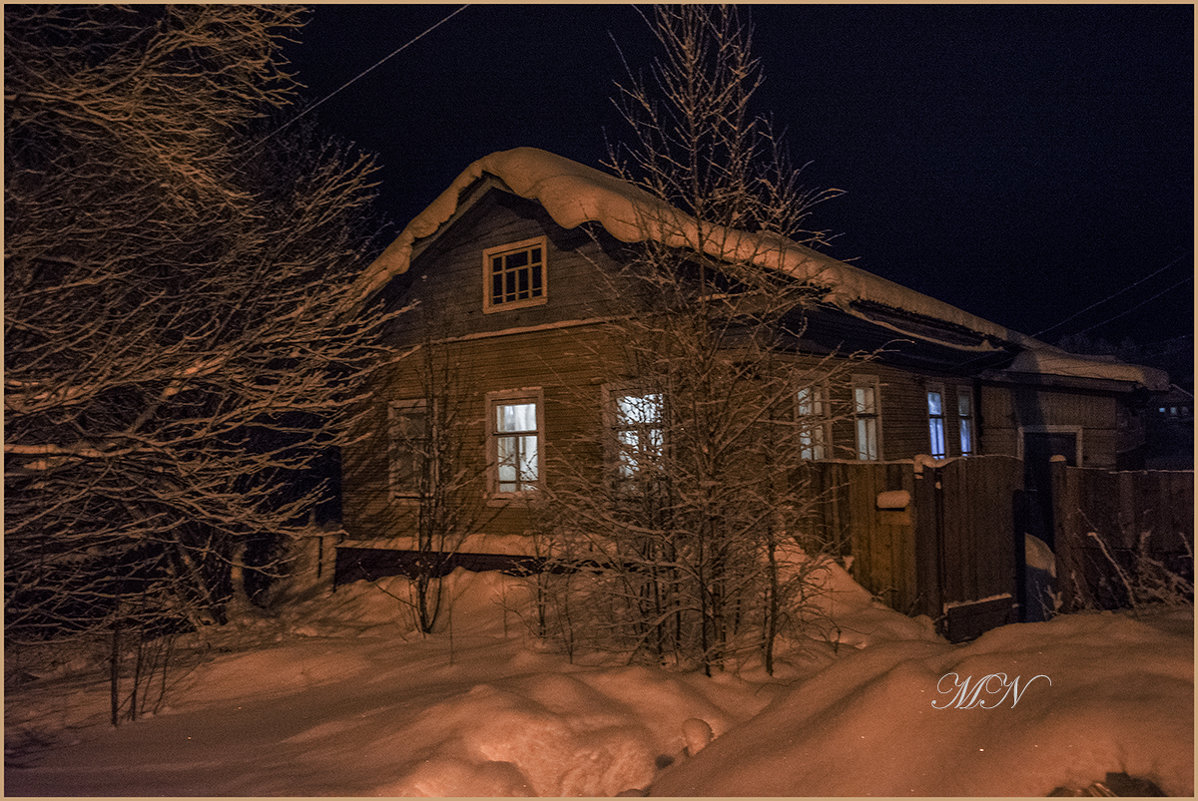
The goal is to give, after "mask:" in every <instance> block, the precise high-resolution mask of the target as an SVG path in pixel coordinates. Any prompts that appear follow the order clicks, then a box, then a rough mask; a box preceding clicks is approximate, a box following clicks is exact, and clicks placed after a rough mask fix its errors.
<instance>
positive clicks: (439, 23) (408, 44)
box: [246, 3, 470, 156]
mask: <svg viewBox="0 0 1198 801" xmlns="http://www.w3.org/2000/svg"><path fill="white" fill-rule="evenodd" d="M469 7H470V4H469V3H467V4H466V5H462V6H458V7H457V8H456V9H454V10H453V11H452V12H450V13H449V14H447V15H446V16H445V17H442V18H441V19H440V20H439V21H437V22H435V23H434V24H432V25H430V26H429V27H427V28H425V29H424V30H423V31H421V32H420V33H419V34H417V35H416V36H414V37H412V38H411V39H409V40H408V41H406V42H404V43H403V44H402V45H400V46H399V47H397V48H395V49H394V50H392V51H391V52H390V53H388V54H387V55H385V56H383V57H382V58H380V59H379V60H378V61H376V62H375V63H373V64H371V65H370V66H369V67H367V68H366V69H364V70H362V71H361V72H359V73H358V74H357V75H355V76H354V77H352V78H350V79H349V80H348V81H346V82H345V83H343V84H341V85H340V86H338V87H337V88H336V89H334V90H333V91H331V92H329V93H328V94H327V95H325V96H324V97H322V98H321V99H320V100H317V101H316V102H315V103H313V104H312V105H310V106H308V107H307V108H305V109H304V110H303V111H301V112H300V113H299V114H297V115H295V116H294V117H292V118H291V119H290V120H288V121H287V122H285V123H283V124H282V125H280V126H279V127H278V128H275V129H274V130H273V131H271V132H270V133H268V134H267V135H266V136H264V137H262V138H261V139H260V140H258V141H257V142H256V143H255V144H254V145H252V146H251V147H250V149H249V150H248V151H246V155H247V156H250V155H253V154H254V153H255V152H257V150H258V148H260V147H262V145H264V144H266V142H268V141H269V140H270V139H271V138H272V137H274V136H275V135H277V134H279V133H280V132H282V131H283V130H284V129H285V128H287V127H288V126H290V125H291V124H292V123H295V122H298V121H299V120H300V119H301V118H303V117H304V115H306V114H308V113H309V112H311V111H315V110H316V108H317V107H319V106H320V105H321V104H323V103H324V102H326V101H328V100H330V99H332V98H333V97H334V96H335V95H337V94H338V93H340V92H341V91H342V90H343V89H345V88H347V87H349V86H351V85H352V84H354V83H356V82H357V81H359V80H361V79H362V78H363V77H365V76H366V75H368V74H369V73H371V72H373V71H374V70H376V69H378V68H379V67H381V66H382V65H383V64H385V63H386V62H387V61H390V60H391V59H392V58H394V57H395V56H397V55H399V54H400V53H402V52H403V51H404V50H407V49H408V48H409V47H411V46H412V45H414V44H415V43H416V42H418V41H420V40H421V39H423V38H424V37H425V36H427V35H428V34H430V33H432V32H433V31H435V30H436V29H437V28H439V27H441V26H442V25H444V24H445V23H446V22H449V21H450V20H451V19H453V18H454V17H456V16H457V15H458V14H460V13H462V12H463V11H465V10H466V9H467V8H469Z"/></svg>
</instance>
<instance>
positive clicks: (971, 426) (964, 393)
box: [957, 387, 978, 456]
mask: <svg viewBox="0 0 1198 801" xmlns="http://www.w3.org/2000/svg"><path fill="white" fill-rule="evenodd" d="M961 401H965V402H966V404H967V405H968V409H967V411H966V412H965V413H962V412H961ZM974 406H975V404H974V402H973V390H972V389H971V388H969V387H957V439H958V440H959V442H960V445H961V455H962V456H973V455H974V454H976V453H977V452H978V431H977V424H976V423H975V422H974V421H975V420H977V415H976V414H975V413H974ZM966 446H968V447H966Z"/></svg>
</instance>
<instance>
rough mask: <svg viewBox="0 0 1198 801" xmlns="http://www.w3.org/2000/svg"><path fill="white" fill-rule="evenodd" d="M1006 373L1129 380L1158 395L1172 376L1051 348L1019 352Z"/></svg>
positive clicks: (1147, 368)
mask: <svg viewBox="0 0 1198 801" xmlns="http://www.w3.org/2000/svg"><path fill="white" fill-rule="evenodd" d="M1006 371H1007V372H1008V373H1038V374H1040V375H1060V376H1069V377H1071V378H1096V379H1105V380H1107V381H1129V382H1131V383H1134V384H1141V385H1143V386H1145V387H1147V388H1148V389H1151V390H1155V391H1158V392H1163V391H1165V390H1167V389H1168V388H1169V376H1168V374H1166V373H1165V372H1164V371H1161V370H1155V369H1153V368H1151V367H1142V366H1140V365H1138V364H1128V363H1126V362H1121V361H1119V360H1117V359H1115V358H1114V357H1113V356H1110V357H1103V356H1079V355H1077V354H1075V353H1067V352H1066V351H1063V350H1060V349H1059V348H1054V347H1051V346H1048V345H1045V346H1043V347H1037V348H1028V349H1027V350H1024V351H1022V352H1020V353H1019V354H1018V355H1017V356H1016V357H1015V361H1013V362H1011V365H1010V367H1008V368H1007V370H1006Z"/></svg>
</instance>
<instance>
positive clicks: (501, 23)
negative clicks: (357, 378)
mask: <svg viewBox="0 0 1198 801" xmlns="http://www.w3.org/2000/svg"><path fill="white" fill-rule="evenodd" d="M456 7H457V6H334V5H329V6H317V7H316V10H315V13H314V15H313V18H312V21H311V23H310V24H309V25H308V27H307V28H306V29H305V30H304V32H303V37H302V39H303V40H302V43H301V44H299V45H297V46H295V47H293V48H291V49H290V50H289V51H288V52H289V55H290V57H291V58H292V60H293V62H294V67H295V68H296V69H297V70H298V72H299V77H300V80H301V81H303V82H304V83H305V84H306V85H307V87H308V89H307V99H308V101H309V102H311V101H314V100H316V99H319V98H320V97H323V96H324V95H326V94H327V93H328V92H331V91H332V90H333V89H335V88H337V87H338V86H340V85H341V84H343V83H344V82H345V81H347V80H349V79H350V78H352V77H353V76H354V75H356V74H357V73H359V72H361V71H362V70H364V69H366V68H367V67H369V66H370V65H371V64H373V63H375V62H376V61H378V60H379V59H380V58H382V57H384V56H385V55H387V54H388V53H390V52H391V51H393V50H394V49H395V48H397V47H399V46H400V45H402V44H403V43H404V42H407V41H408V40H409V39H411V38H412V37H414V36H416V35H417V34H419V33H420V32H421V31H423V30H425V29H426V28H427V27H429V26H430V25H432V24H434V23H435V22H436V21H437V20H439V19H441V18H443V17H445V16H446V15H447V14H449V13H450V12H451V11H453V9H454V8H456ZM745 8H746V9H751V17H752V21H753V24H754V27H755V45H756V47H755V50H756V53H757V55H759V56H760V57H761V59H762V61H763V68H764V74H765V78H766V83H765V85H764V86H763V87H762V89H761V90H760V92H759V93H758V95H757V96H756V100H757V107H756V110H757V111H758V112H759V113H763V114H771V115H772V116H773V117H774V120H775V123H776V124H777V125H778V126H779V127H783V128H785V129H786V130H787V132H788V140H789V142H790V146H791V151H792V154H793V156H794V160H795V161H796V162H797V163H806V162H810V165H809V166H808V167H807V168H806V170H805V172H804V175H805V178H806V180H805V183H806V184H807V185H809V186H812V187H837V188H840V189H843V190H845V192H846V194H845V195H844V196H842V197H840V198H838V199H836V200H833V201H830V202H829V203H827V204H825V205H823V206H821V207H820V208H819V209H818V210H817V212H816V214H815V216H814V220H813V224H814V225H816V226H817V227H820V228H827V229H830V230H832V231H834V232H838V233H839V234H840V236H839V238H838V239H836V240H835V242H834V245H833V247H832V249H831V250H830V251H829V253H830V255H832V256H834V257H836V258H839V259H843V260H846V261H851V262H853V263H855V264H857V265H858V266H861V267H863V268H865V269H867V270H870V271H871V272H874V273H877V274H879V275H882V276H885V277H886V278H890V279H892V280H895V281H898V282H900V283H903V284H905V285H907V286H910V287H912V288H914V289H917V290H920V291H921V292H925V293H927V294H930V295H933V296H935V297H938V298H940V299H942V300H945V301H948V302H949V303H952V304H954V305H956V306H959V307H961V308H963V309H965V310H967V311H970V312H973V313H975V314H978V315H981V316H982V317H985V318H988V319H991V320H994V321H995V322H999V323H1002V324H1005V325H1008V326H1011V327H1013V328H1016V329H1018V330H1021V331H1023V332H1025V333H1029V334H1035V333H1037V332H1040V331H1041V330H1042V329H1048V328H1049V327H1050V326H1055V325H1056V324H1057V323H1060V322H1062V321H1063V320H1065V318H1067V317H1069V316H1070V315H1072V314H1074V313H1075V312H1078V311H1080V310H1082V309H1084V308H1085V307H1087V306H1089V305H1090V304H1093V303H1096V302H1098V301H1102V300H1103V299H1104V298H1106V297H1107V296H1109V295H1112V294H1113V293H1116V292H1118V291H1119V290H1121V289H1123V288H1125V287H1127V286H1128V285H1129V284H1132V283H1134V282H1136V281H1139V280H1141V279H1144V278H1145V276H1148V275H1149V274H1151V273H1153V272H1155V271H1157V270H1161V268H1165V267H1166V265H1169V264H1170V263H1171V262H1172V266H1170V267H1168V268H1167V269H1164V270H1163V271H1162V272H1160V273H1159V274H1158V275H1156V276H1153V277H1151V278H1148V279H1147V280H1143V281H1142V282H1141V283H1140V284H1138V285H1137V286H1134V287H1132V288H1131V289H1129V290H1128V291H1126V292H1123V293H1122V294H1119V295H1118V296H1117V297H1115V298H1114V299H1113V300H1111V301H1109V302H1105V303H1102V304H1101V305H1099V306H1098V307H1097V308H1095V309H1094V310H1092V311H1090V312H1087V313H1085V314H1083V315H1080V316H1078V317H1077V318H1076V319H1073V320H1070V321H1069V322H1068V323H1066V324H1065V325H1061V326H1057V327H1054V328H1051V330H1049V331H1047V332H1046V333H1044V334H1043V338H1044V339H1047V340H1049V341H1056V340H1057V339H1058V338H1059V337H1060V336H1062V335H1064V334H1071V333H1076V332H1079V331H1083V330H1084V329H1087V328H1090V327H1091V326H1094V325H1095V324H1098V323H1101V325H1098V326H1097V327H1094V328H1092V330H1090V331H1089V336H1091V337H1099V336H1101V337H1104V338H1106V339H1108V340H1111V341H1113V342H1117V341H1119V340H1120V339H1122V338H1123V337H1128V336H1130V337H1132V338H1134V339H1135V340H1136V341H1137V342H1138V343H1140V344H1142V345H1145V344H1150V343H1157V342H1160V341H1162V340H1168V339H1172V338H1175V337H1180V336H1186V335H1192V330H1193V298H1194V294H1193V293H1194V286H1193V274H1194V258H1193V220H1194V213H1193V211H1194V210H1193V174H1194V171H1193V96H1194V93H1193V41H1194V40H1193V30H1194V29H1193V15H1194V11H1193V7H1192V6H1189V5H1172V6H1164V5H1155V6H1149V5H1145V6H922V7H911V6H752V7H745ZM613 37H614V39H615V40H616V41H618V42H619V45H620V48H621V49H622V50H623V52H624V54H625V57H626V58H627V60H628V63H629V64H630V66H632V67H633V68H634V69H642V68H644V67H646V66H647V65H648V63H649V60H650V58H651V57H652V55H653V54H654V51H653V48H652V42H651V36H650V33H649V31H648V29H647V28H646V26H645V23H644V22H643V21H642V20H641V18H640V17H639V16H638V14H637V12H636V10H635V9H634V8H633V7H631V6H495V5H489V6H471V7H469V8H467V9H466V10H465V11H463V12H461V13H460V14H458V15H457V16H455V17H454V18H453V19H451V20H449V21H448V22H446V23H445V24H444V25H442V26H441V27H439V28H437V29H436V30H435V31H433V32H432V33H430V34H428V35H427V36H425V37H424V38H423V39H421V40H420V41H419V42H417V43H415V44H414V45H412V46H411V47H409V48H408V49H407V50H405V51H404V52H402V53H400V54H399V55H398V56H396V57H395V58H393V59H391V60H390V61H388V62H387V63H386V64H384V65H383V66H381V67H380V68H378V69H376V70H374V71H373V72H371V73H370V74H369V75H367V76H366V77H364V78H362V79H361V80H360V81H358V82H357V83H355V84H354V85H352V86H350V87H349V88H348V89H346V90H344V91H343V92H341V93H340V94H339V95H338V96H336V97H335V98H333V99H332V100H329V101H328V102H326V103H325V104H323V105H322V106H321V107H320V108H319V109H318V110H316V111H315V112H314V115H315V116H316V117H317V118H318V120H319V121H320V123H321V124H322V127H323V129H324V130H325V131H327V132H331V133H335V134H338V135H340V136H343V137H345V138H347V139H350V140H352V141H354V142H356V143H357V144H358V145H359V146H360V147H361V148H363V149H364V150H367V151H369V152H373V153H375V154H377V155H378V157H379V160H380V162H381V164H382V166H383V170H382V172H381V180H382V182H383V184H382V187H381V193H382V208H383V211H384V213H385V215H386V217H387V218H388V219H389V220H390V221H391V222H393V223H394V224H395V225H396V228H395V229H394V230H393V231H392V232H391V233H392V235H393V234H395V233H398V230H399V228H400V227H402V225H403V224H405V223H406V222H407V221H408V220H409V219H410V218H411V217H412V216H414V215H415V214H417V213H419V212H420V210H421V209H423V208H424V206H426V205H427V204H428V203H429V202H430V201H431V200H432V199H433V198H434V197H436V195H437V194H438V193H440V192H441V190H443V189H444V188H445V187H446V186H448V184H449V183H450V182H451V181H452V180H453V178H454V177H455V176H456V175H457V174H458V173H459V172H460V171H461V170H462V169H464V168H465V167H466V166H467V165H468V164H469V163H470V162H471V161H473V160H474V159H476V158H479V157H481V156H483V155H486V154H487V153H490V152H493V151H496V150H503V149H506V148H511V147H517V146H521V145H529V146H535V147H541V148H544V149H546V150H550V151H553V152H555V153H558V154H560V155H563V156H567V157H569V158H572V159H575V160H577V161H580V162H583V163H584V164H589V165H591V166H599V161H600V159H601V158H602V157H603V156H604V154H605V152H606V150H605V136H606V137H609V138H619V137H623V136H625V135H626V131H625V130H624V128H623V127H621V125H622V124H621V123H620V121H619V119H618V117H617V115H616V113H615V111H614V109H613V108H612V106H611V103H610V101H609V98H610V96H611V94H612V81H613V80H614V79H617V78H620V77H622V75H623V74H624V72H623V67H622V66H621V62H620V57H619V54H618V51H617V48H616V45H615V44H614V43H613ZM1158 294H1159V295H1160V296H1159V297H1156V298H1155V299H1152V300H1150V298H1153V296H1154V295H1158ZM1140 304H1142V305H1140ZM1137 306H1138V308H1137ZM1129 310H1130V311H1129ZM1124 312H1126V314H1122V316H1120V317H1119V318H1118V319H1115V320H1112V321H1110V322H1104V321H1106V320H1107V319H1108V318H1111V317H1113V316H1115V315H1120V314H1121V313H1124ZM1183 344H1184V346H1186V347H1192V336H1191V338H1189V339H1188V340H1186V341H1184V342H1183Z"/></svg>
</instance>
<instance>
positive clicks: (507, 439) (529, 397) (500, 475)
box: [487, 390, 541, 494]
mask: <svg viewBox="0 0 1198 801" xmlns="http://www.w3.org/2000/svg"><path fill="white" fill-rule="evenodd" d="M487 402H488V405H489V406H490V413H489V429H490V454H489V456H490V458H491V464H492V465H494V467H493V468H492V473H491V488H492V491H494V492H496V493H498V494H513V493H520V492H531V491H533V490H535V489H537V486H538V484H539V482H540V478H541V435H540V430H541V414H540V409H541V394H540V391H539V390H532V391H528V392H520V393H493V394H491V395H489V396H488V401H487Z"/></svg>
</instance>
